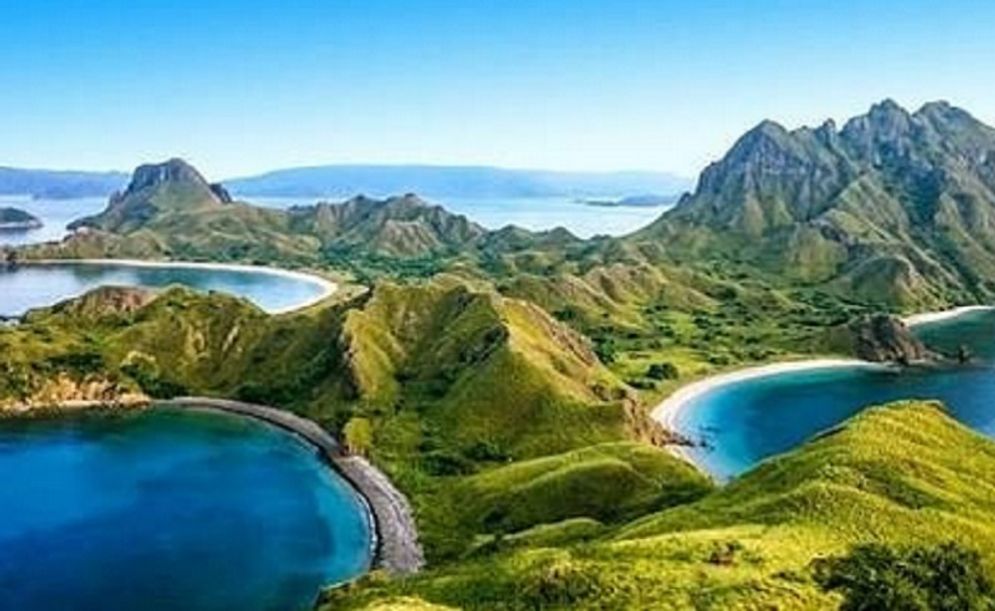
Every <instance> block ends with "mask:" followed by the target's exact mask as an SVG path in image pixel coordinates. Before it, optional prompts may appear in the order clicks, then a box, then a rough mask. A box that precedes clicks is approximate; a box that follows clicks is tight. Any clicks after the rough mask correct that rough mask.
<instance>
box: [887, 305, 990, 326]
mask: <svg viewBox="0 0 995 611" xmlns="http://www.w3.org/2000/svg"><path fill="white" fill-rule="evenodd" d="M987 310H995V306H987V305H973V306H960V307H956V308H950V309H949V310H938V311H936V312H923V313H921V314H912V315H910V316H905V317H903V318H902V322H903V323H905V326H906V327H909V328H912V327H917V326H919V325H928V324H930V323H934V322H940V321H944V320H950V319H952V318H957V317H958V316H961V315H964V314H970V313H972V312H983V311H987Z"/></svg>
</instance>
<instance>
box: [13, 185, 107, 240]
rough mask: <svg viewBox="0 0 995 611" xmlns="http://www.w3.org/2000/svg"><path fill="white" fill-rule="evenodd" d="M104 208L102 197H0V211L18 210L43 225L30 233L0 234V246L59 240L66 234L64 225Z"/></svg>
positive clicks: (104, 200)
mask: <svg viewBox="0 0 995 611" xmlns="http://www.w3.org/2000/svg"><path fill="white" fill-rule="evenodd" d="M106 206H107V198H106V197H87V198H81V199H32V198H30V197H21V196H14V195H0V208H20V209H21V210H25V211H27V212H30V213H31V214H33V215H35V216H36V217H38V218H39V219H41V222H42V223H44V224H45V226H44V227H42V228H41V229H33V230H31V231H0V246H5V245H6V246H20V245H22V244H36V243H38V242H51V241H53V240H61V239H62V238H63V237H64V236H65V235H66V225H68V224H69V223H71V222H72V221H75V220H76V219H78V218H80V217H84V216H90V215H91V214H96V213H98V212H100V211H101V210H103V209H104V208H105V207H106Z"/></svg>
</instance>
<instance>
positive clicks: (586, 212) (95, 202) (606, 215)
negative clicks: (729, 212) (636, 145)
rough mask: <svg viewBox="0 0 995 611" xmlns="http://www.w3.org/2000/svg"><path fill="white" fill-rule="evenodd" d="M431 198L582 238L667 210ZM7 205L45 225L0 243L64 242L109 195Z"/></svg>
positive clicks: (273, 201)
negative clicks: (71, 227)
mask: <svg viewBox="0 0 995 611" xmlns="http://www.w3.org/2000/svg"><path fill="white" fill-rule="evenodd" d="M247 199H248V201H251V202H253V203H255V204H258V205H260V206H268V207H271V208H289V207H290V206H307V205H311V204H313V203H314V202H315V201H316V199H315V198H293V197H252V198H247ZM599 199H612V198H599ZM432 201H433V203H437V204H439V205H442V206H444V207H445V208H447V209H448V210H450V211H452V212H456V213H459V214H463V215H466V216H467V217H468V218H470V219H471V220H473V221H476V222H477V223H480V224H481V225H483V226H484V227H487V228H488V229H500V228H502V227H504V226H506V225H518V226H519V227H524V228H525V229H531V230H533V231H542V230H546V229H554V228H556V227H565V228H567V229H569V230H570V231H571V232H573V233H574V234H575V235H577V236H579V237H582V238H589V237H591V236H593V235H598V234H602V235H604V234H607V235H615V236H618V235H624V234H627V233H631V232H633V231H635V230H637V229H640V228H642V227H644V226H646V225H648V224H650V223H651V222H653V221H655V220H656V219H657V217H659V216H660V215H661V214H663V212H664V210H666V209H667V206H652V207H634V206H626V207H618V208H604V207H598V206H586V205H584V204H579V203H577V202H576V201H575V200H574V198H571V197H520V198H463V197H447V198H440V199H435V200H432ZM8 206H12V207H15V208H20V209H22V210H26V211H28V212H30V213H31V214H33V215H35V216H37V217H38V218H39V219H41V221H42V222H43V223H44V224H45V227H43V228H42V229H36V230H33V231H18V232H9V231H5V232H0V246H2V245H23V244H35V243H39V242H48V241H52V240H60V239H62V238H63V237H64V236H65V235H66V225H68V224H69V223H70V222H72V221H74V220H76V219H78V218H80V217H83V216H89V215H92V214H96V213H98V212H100V211H101V210H103V209H104V208H105V207H106V206H107V198H101V197H97V198H85V199H68V200H46V199H42V200H32V199H31V198H30V197H20V196H0V208H2V207H8Z"/></svg>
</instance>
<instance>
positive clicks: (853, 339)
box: [830, 314, 934, 364]
mask: <svg viewBox="0 0 995 611" xmlns="http://www.w3.org/2000/svg"><path fill="white" fill-rule="evenodd" d="M830 342H831V344H833V345H834V346H835V347H837V348H838V349H843V350H846V351H848V352H849V353H851V354H853V355H854V356H856V357H857V358H860V359H863V360H865V361H873V362H877V363H882V362H892V363H902V364H908V363H913V362H916V361H924V360H928V359H931V358H933V356H934V355H933V354H932V353H931V352H930V351H929V350H928V349H927V348H926V346H925V345H923V343H922V342H921V341H919V339H918V338H916V336H915V335H913V334H912V332H911V331H910V330H909V328H908V327H906V326H905V324H904V323H903V322H902V321H901V320H899V319H897V318H895V317H893V316H887V315H884V314H881V315H876V316H864V317H861V318H858V319H857V320H854V321H852V322H850V323H848V324H846V325H843V326H841V327H837V328H835V329H833V330H831V331H830Z"/></svg>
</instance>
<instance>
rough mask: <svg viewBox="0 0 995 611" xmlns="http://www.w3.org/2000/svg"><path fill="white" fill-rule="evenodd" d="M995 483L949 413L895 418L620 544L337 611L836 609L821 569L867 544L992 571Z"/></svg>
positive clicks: (770, 464) (364, 590) (626, 534)
mask: <svg viewBox="0 0 995 611" xmlns="http://www.w3.org/2000/svg"><path fill="white" fill-rule="evenodd" d="M992 469H995V443H993V442H992V441H991V440H989V439H987V438H984V437H981V436H980V435H977V434H975V433H974V432H972V431H970V430H968V429H966V428H965V427H963V426H961V425H960V424H958V423H956V422H955V421H954V420H952V419H951V418H950V417H949V416H947V415H946V414H945V413H944V411H943V409H942V407H941V406H938V405H937V404H935V403H928V402H926V403H923V402H903V403H897V404H892V405H888V406H884V407H879V408H873V409H870V410H867V411H865V412H864V413H862V414H861V415H859V416H857V417H855V418H854V419H852V420H851V421H849V422H847V423H846V424H845V425H843V426H841V427H839V428H837V429H834V430H833V431H831V432H828V433H826V434H824V435H822V436H820V437H817V438H815V439H813V440H812V441H810V442H808V443H807V444H805V445H804V446H802V447H801V448H800V449H798V450H795V451H793V452H790V453H788V454H786V455H783V456H780V457H776V458H773V459H771V460H769V461H767V462H765V463H764V464H762V465H760V466H759V467H757V468H756V469H754V470H753V471H751V472H749V473H747V474H745V475H744V476H742V477H741V478H738V479H737V480H735V481H734V482H732V483H731V484H729V485H728V486H726V487H724V488H721V489H719V490H717V491H715V492H713V493H712V494H709V495H708V496H706V497H704V498H703V499H701V500H699V501H696V502H693V503H690V504H686V505H682V506H679V507H675V508H672V509H666V510H664V511H661V512H659V513H656V514H653V515H650V516H648V517H645V518H642V519H640V520H637V521H635V522H633V523H631V524H630V525H628V526H626V527H624V528H622V529H621V530H620V531H615V532H611V531H609V532H608V533H602V534H600V536H599V535H598V534H597V531H594V532H593V533H592V531H591V530H590V529H589V528H588V529H582V528H579V527H578V526H577V525H569V523H568V522H564V523H563V524H562V525H561V531H562V532H561V535H562V536H560V537H554V536H550V535H549V534H546V535H545V536H542V537H539V536H536V538H535V539H533V543H531V545H528V544H525V545H524V546H520V545H517V544H515V545H508V546H506V547H505V548H504V549H505V551H504V552H503V553H502V552H500V551H498V552H497V553H494V554H492V555H490V556H485V557H482V558H480V559H478V560H476V561H470V562H464V563H461V564H459V565H452V566H449V567H442V568H438V569H436V570H434V571H430V572H428V573H426V574H424V575H423V576H420V577H417V578H414V579H412V580H407V581H404V582H395V583H389V584H383V583H378V582H376V581H373V580H371V581H369V583H367V584H365V585H364V586H363V587H361V588H355V589H353V590H351V591H348V592H343V593H339V594H337V593H335V592H331V593H329V595H328V602H329V606H328V608H336V609H341V608H365V607H366V605H368V604H376V603H375V601H382V600H389V599H391V598H393V597H395V596H398V595H404V596H407V597H409V599H412V600H423V601H426V602H429V603H436V604H444V605H451V606H454V607H460V608H466V609H478V608H479V609H483V608H495V607H497V608H506V609H531V608H551V609H567V608H571V609H602V608H613V609H646V608H653V609H687V608H697V609H729V608H743V609H756V608H782V609H784V608H789V609H825V608H833V607H835V606H836V605H837V604H838V602H839V599H838V598H837V597H836V595H834V594H827V593H824V592H823V591H821V589H820V588H819V587H818V586H817V584H816V583H815V581H814V579H813V561H814V560H816V559H818V558H823V557H825V556H827V555H832V554H839V553H843V552H845V551H846V550H847V549H848V548H849V547H850V546H851V545H854V544H857V543H861V542H883V543H886V544H892V545H913V544H914V545H923V544H938V543H942V542H946V541H949V540H953V541H956V542H959V543H960V544H962V545H964V546H966V547H968V548H970V549H976V550H978V551H980V552H981V554H982V558H983V560H984V563H985V565H986V567H987V568H988V569H989V570H990V569H991V567H993V566H995V529H993V528H992V516H993V515H995V486H993V484H992V482H991V478H990V473H991V472H992ZM547 530H548V529H547ZM571 532H573V533H576V534H574V535H573V538H572V540H571V535H570V533H571ZM499 549H500V548H499Z"/></svg>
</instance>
